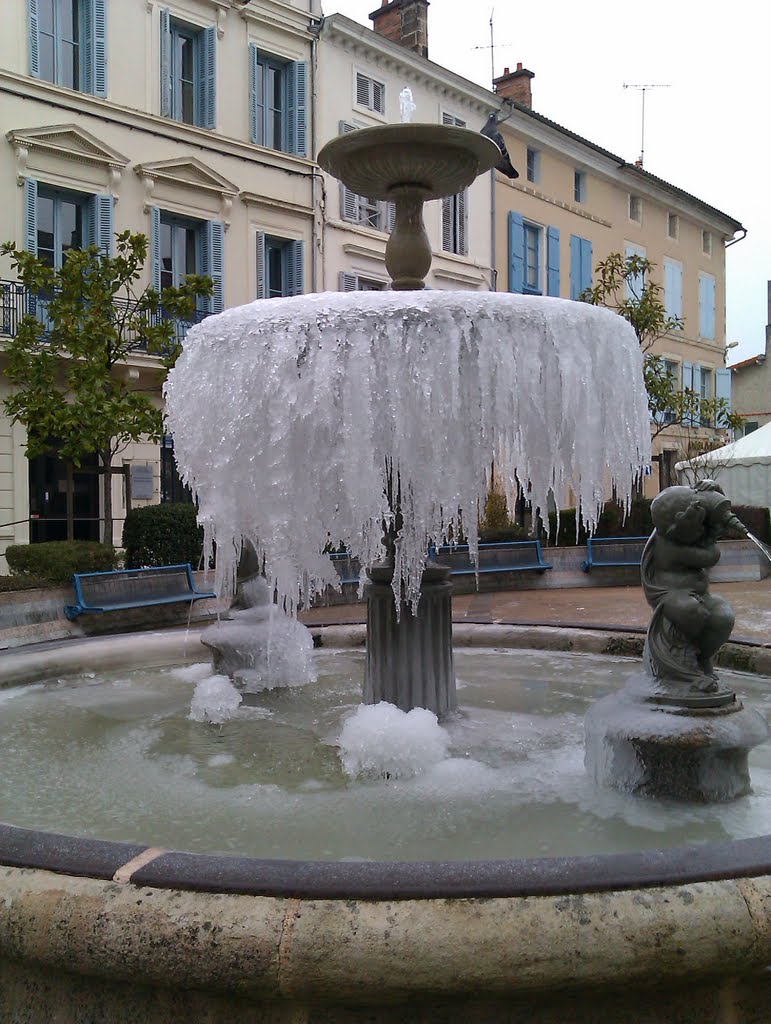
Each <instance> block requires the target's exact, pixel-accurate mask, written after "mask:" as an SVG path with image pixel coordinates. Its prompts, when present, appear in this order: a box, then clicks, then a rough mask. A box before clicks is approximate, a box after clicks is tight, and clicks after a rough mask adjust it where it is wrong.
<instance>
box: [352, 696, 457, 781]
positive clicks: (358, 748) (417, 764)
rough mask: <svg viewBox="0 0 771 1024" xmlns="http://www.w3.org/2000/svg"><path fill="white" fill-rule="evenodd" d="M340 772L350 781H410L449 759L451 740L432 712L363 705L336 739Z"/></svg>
mask: <svg viewBox="0 0 771 1024" xmlns="http://www.w3.org/2000/svg"><path fill="white" fill-rule="evenodd" d="M338 746H339V747H340V758H341V760H342V762H343V769H344V771H345V773H346V774H347V775H350V776H351V778H357V777H361V776H365V777H369V778H392V779H399V778H409V777H410V776H412V775H420V774H421V773H422V772H424V771H426V769H428V768H430V767H431V766H432V765H435V764H438V762H440V761H444V759H445V758H446V757H447V756H448V750H449V746H450V738H449V736H448V735H447V733H446V732H445V731H444V729H442V727H441V726H440V725H439V722H438V720H437V717H436V715H435V714H434V713H433V711H427V710H426V709H425V708H413V709H412V711H401V710H400V709H399V708H397V707H395V706H394V705H393V704H387V703H386V702H385V701H381V702H380V704H362V705H360V706H359V707H358V708H357V710H356V711H355V712H354V713H353V714H352V715H351V716H350V718H348V719H347V720H346V722H345V725H344V726H343V731H342V732H341V733H340V738H339V740H338Z"/></svg>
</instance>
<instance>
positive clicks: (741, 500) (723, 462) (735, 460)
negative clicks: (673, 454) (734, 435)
mask: <svg viewBox="0 0 771 1024" xmlns="http://www.w3.org/2000/svg"><path fill="white" fill-rule="evenodd" d="M694 468H697V472H698V476H699V477H703V476H704V470H707V471H709V473H710V475H711V476H712V478H713V479H714V480H716V481H717V482H718V483H719V484H720V486H721V487H722V488H723V490H724V491H725V493H726V495H727V497H729V498H730V499H731V501H732V502H733V503H734V505H760V506H763V505H765V506H768V507H771V423H766V424H765V426H762V427H760V429H759V430H753V432H752V433H751V434H746V435H745V436H744V437H741V438H739V440H738V441H733V442H732V443H731V444H727V445H725V446H724V447H723V448H716V449H715V450H714V451H712V452H706V453H705V454H704V455H700V456H699V457H698V458H695V459H690V460H689V461H688V462H678V463H677V465H676V466H675V469H676V470H677V473H678V476H679V478H680V480H681V481H682V482H683V483H693V479H694Z"/></svg>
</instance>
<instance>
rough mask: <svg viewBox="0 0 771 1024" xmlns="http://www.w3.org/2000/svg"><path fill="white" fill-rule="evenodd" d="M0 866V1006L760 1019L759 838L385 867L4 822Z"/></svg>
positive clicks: (148, 639)
mask: <svg viewBox="0 0 771 1024" xmlns="http://www.w3.org/2000/svg"><path fill="white" fill-rule="evenodd" d="M479 628H480V627H477V629H479ZM493 628H494V627H493ZM509 632H511V631H509ZM461 642H463V640H462V638H461ZM467 642H468V641H467ZM477 642H478V641H477ZM495 642H496V645H500V644H501V638H500V637H498V638H497V639H496V641H495ZM533 642H534V637H533V630H532V629H530V630H528V631H527V640H526V643H527V644H528V645H532V644H533ZM198 643H199V641H198V640H197V638H187V639H186V638H185V636H184V635H183V634H182V633H180V632H169V633H160V634H149V635H148V634H145V635H142V637H141V642H138V641H137V637H136V636H120V637H113V638H109V639H99V640H91V641H87V642H84V643H70V644H68V645H67V646H66V647H52V648H50V649H48V650H43V651H35V652H23V653H21V654H12V655H6V656H5V657H4V665H3V668H4V673H3V683H4V684H5V685H17V684H23V683H24V682H27V681H31V680H32V679H34V678H36V677H39V676H41V675H46V674H48V675H50V674H51V673H52V672H56V673H57V674H58V673H71V672H78V671H83V670H84V669H86V668H87V669H89V670H103V669H106V668H111V667H116V666H120V667H121V668H126V669H128V668H133V667H139V666H144V667H148V666H161V665H168V664H172V663H175V662H179V660H180V659H181V658H182V659H186V660H190V659H191V658H192V659H193V660H195V659H200V658H202V657H203V656H204V655H203V651H202V649H201V648H199V647H197V644H198ZM0 864H2V865H4V866H5V867H4V869H3V870H2V871H0V979H2V985H0V1008H2V1019H3V1020H9V1021H12V1020H22V1019H23V1020H24V1021H29V1022H37V1021H40V1022H50V1021H51V1020H56V1021H57V1022H58V1024H69V1022H72V1024H76V1022H82V1021H84V1020H85V1019H94V1020H99V1021H100V1024H113V1022H115V1024H118V1022H121V1024H125V1022H127V1021H139V1020H141V1021H142V1022H143V1024H167V1022H168V1021H171V1020H185V1021H211V1020H222V1021H225V1020H227V1021H228V1022H229V1024H247V1022H249V1024H253V1022H255V1021H259V1022H266V1024H267V1022H268V1021H270V1022H271V1024H282V1022H286V1024H290V1022H292V1024H298V1022H303V1024H311V1022H313V1024H331V1022H333V1021H334V1022H340V1024H365V1022H367V1024H370V1022H374V1024H387V1022H400V1024H401V1022H404V1021H405V1020H410V1021H418V1022H425V1024H429V1022H435V1021H436V1022H438V1021H442V1022H446V1024H461V1022H463V1024H465V1022H472V1024H473V1022H488V1024H492V1022H493V1021H496V1022H497V1021H501V1020H511V1021H514V1020H520V1019H522V1020H528V1021H533V1022H538V1024H557V1022H560V1024H563V1022H564V1021H566V1020H570V1021H571V1022H573V1024H590V1022H593V1021H597V1020H598V1019H602V1020H604V1021H608V1022H615V1021H617V1022H619V1024H620V1022H622V1021H623V1022H625V1024H626V1022H629V1021H635V1022H636V1024H653V1022H654V1021H655V1022H656V1024H661V1022H667V1021H671V1022H673V1024H674V1022H675V1021H678V1022H684V1021H720V1022H725V1024H728V1022H729V1021H735V1020H739V1019H742V1020H746V1021H748V1022H750V1021H757V1022H758V1024H759V1022H760V1021H763V1020H767V1016H764V1014H765V1013H766V1011H767V1008H768V1005H769V997H770V996H771V986H770V984H769V982H770V979H769V975H768V972H767V971H766V970H765V965H766V964H767V963H768V961H769V957H771V915H769V914H768V904H769V901H770V900H771V878H769V874H770V871H769V867H770V866H771V837H767V836H766V837H759V838H754V839H744V840H738V841H734V842H725V843H709V844H703V845H700V846H692V847H682V848H678V849H673V850H661V851H646V852H641V853H625V854H613V855H605V856H591V857H567V858H562V857H558V858H544V859H529V860H509V861H502V860H499V861H475V862H462V861H461V862H447V863H440V862H417V863H401V864H399V863H376V862H310V861H277V860H255V859H248V858H241V857H224V856H208V855H203V854H191V853H184V852H174V851H163V850H158V849H153V848H150V847H146V846H144V845H141V844H127V843H116V842H103V841H99V840H94V839H83V838H73V837H69V836H62V835H54V834H50V833H45V832H36V831H32V830H27V829H20V828H15V827H14V826H12V825H3V826H0Z"/></svg>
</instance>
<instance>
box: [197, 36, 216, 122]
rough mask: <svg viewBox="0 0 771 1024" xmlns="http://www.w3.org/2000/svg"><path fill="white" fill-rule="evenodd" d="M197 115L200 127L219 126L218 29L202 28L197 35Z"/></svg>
mask: <svg viewBox="0 0 771 1024" xmlns="http://www.w3.org/2000/svg"><path fill="white" fill-rule="evenodd" d="M196 41H197V64H198V83H197V93H198V96H197V100H198V103H197V106H198V110H197V112H196V113H197V117H196V123H197V124H198V127H199V128H209V129H210V130H214V129H215V128H216V127H217V29H216V28H214V26H212V27H211V28H205V29H202V30H201V31H200V32H199V33H198V36H197V40H196Z"/></svg>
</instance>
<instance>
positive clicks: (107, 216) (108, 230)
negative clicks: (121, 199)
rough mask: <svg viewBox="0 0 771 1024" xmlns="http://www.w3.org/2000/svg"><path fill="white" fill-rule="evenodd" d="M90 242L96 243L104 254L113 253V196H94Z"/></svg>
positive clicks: (90, 217) (90, 218)
mask: <svg viewBox="0 0 771 1024" xmlns="http://www.w3.org/2000/svg"><path fill="white" fill-rule="evenodd" d="M90 206H91V209H90V211H89V221H90V223H89V231H88V244H89V245H95V246H96V247H97V249H99V251H100V252H101V254H102V255H103V256H111V255H112V238H113V198H112V196H111V195H107V194H104V195H98V196H94V197H93V199H92V200H91V203H90Z"/></svg>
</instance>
